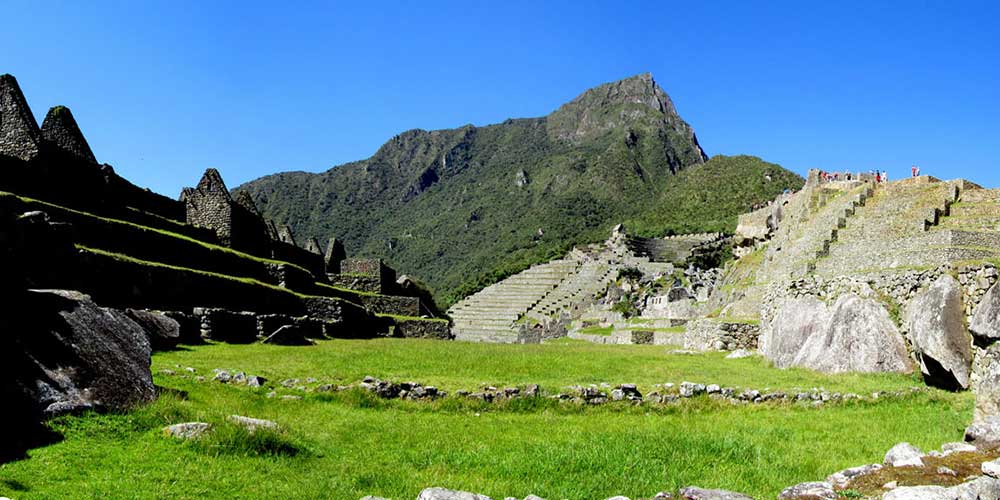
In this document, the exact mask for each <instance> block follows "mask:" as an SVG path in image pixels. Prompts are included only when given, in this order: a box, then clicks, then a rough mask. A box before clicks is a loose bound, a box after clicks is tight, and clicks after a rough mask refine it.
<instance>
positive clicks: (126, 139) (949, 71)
mask: <svg viewBox="0 0 1000 500" xmlns="http://www.w3.org/2000/svg"><path fill="white" fill-rule="evenodd" d="M998 17H1000V6H998V2H985V1H964V2H943V1H942V2H922V1H905V2H876V1H865V2H857V3H853V2H822V3H821V2H801V1H796V2H782V1H770V2H756V1H751V2H747V1H738V2H737V1H734V2H673V1H670V2H668V1H657V2H653V1H650V2H611V1H607V2H587V1H573V2H556V1H546V2H538V1H529V2H519V1H505V2H468V1H461V2H433V1H426V2H389V3H377V2H321V3H315V4H310V3H306V2H293V3H285V2H249V1H242V2H223V1H212V2H194V1H192V2H186V1H171V2H160V3H154V2H149V3H141V2H113V3H112V2H107V3H105V2H97V1H95V2H65V3H60V2H42V1H21V0H12V1H8V2H5V6H4V42H3V46H4V49H3V51H2V53H0V73H2V72H9V73H12V74H14V75H15V76H16V77H17V78H18V80H19V82H20V83H21V87H22V89H23V90H24V91H25V93H26V95H27V97H28V101H29V103H30V104H31V106H32V108H33V110H34V112H35V115H36V118H39V119H41V118H42V117H43V116H44V114H45V111H46V110H47V108H48V107H50V106H53V105H56V104H64V105H67V106H69V107H70V108H72V109H73V112H74V114H75V115H76V117H77V120H78V121H79V122H80V125H81V127H82V128H83V130H84V133H85V134H86V135H87V137H88V139H89V140H90V143H91V146H92V148H93V149H94V151H95V153H96V154H97V156H98V159H99V160H101V161H104V162H108V163H111V164H112V165H114V166H115V168H116V170H117V171H118V172H119V173H121V174H122V175H124V176H125V177H127V178H128V179H130V180H132V181H133V182H135V183H137V184H139V185H142V186H148V187H150V188H152V189H154V190H155V191H158V192H161V193H164V194H167V195H169V196H176V195H177V194H178V193H179V190H180V188H181V187H183V186H185V185H193V184H195V183H196V182H197V181H198V178H199V177H200V175H201V172H202V171H203V170H204V169H205V168H206V167H216V168H219V169H220V170H221V172H222V174H223V176H224V178H225V179H226V181H227V182H228V184H229V185H230V187H233V186H235V185H238V184H240V183H242V182H245V181H248V180H251V179H253V178H256V177H258V176H261V175H266V174H269V173H274V172H279V171H286V170H307V171H313V172H319V171H323V170H326V169H327V168H329V167H331V166H334V165H338V164H341V163H344V162H347V161H352V160H358V159H363V158H366V157H368V156H370V155H371V154H372V153H374V152H375V150H376V149H377V148H378V147H379V146H380V145H381V144H382V143H383V142H385V141H386V140H388V139H389V138H390V137H392V136H393V135H395V134H397V133H399V132H402V131H404V130H407V129H411V128H424V129H435V128H451V127H457V126H460V125H463V124H466V123H473V124H476V125H486V124H490V123H496V122H500V121H502V120H504V119H506V118H511V117H528V116H541V115H545V114H548V113H549V112H551V111H552V110H554V109H555V108H557V107H558V106H559V105H560V104H562V103H564V102H566V101H568V100H570V99H572V98H573V97H575V96H576V95H578V94H579V93H580V92H582V91H583V90H585V89H587V88H589V87H592V86H595V85H598V84H601V83H604V82H608V81H613V80H617V79H620V78H624V77H627V76H630V75H634V74H637V73H641V72H646V71H649V72H652V73H653V75H654V77H655V78H656V80H657V82H658V83H660V85H661V86H662V87H663V88H664V89H665V90H666V91H667V93H669V94H670V95H671V97H672V98H673V100H674V102H675V104H676V105H677V108H678V110H679V111H680V113H681V115H682V116H683V117H684V118H685V119H686V120H687V121H688V122H689V123H691V125H692V126H693V127H694V128H695V131H696V132H697V134H698V137H699V139H700V141H701V143H702V146H703V147H704V148H705V150H706V152H707V153H708V154H709V155H715V154H742V153H745V154H753V155H757V156H760V157H762V158H764V159H766V160H769V161H773V162H777V163H780V164H782V165H784V166H786V167H788V168H790V169H792V170H795V171H797V172H800V173H804V172H805V171H806V170H807V169H808V168H810V167H817V168H824V169H828V170H834V169H841V168H850V169H855V170H870V169H874V168H880V169H888V170H889V172H890V174H891V176H893V177H899V176H901V175H904V174H905V173H907V172H908V170H909V166H910V164H911V163H914V162H916V163H918V164H919V165H921V167H922V168H923V171H924V172H925V173H929V174H932V175H937V176H939V177H945V178H953V177H965V178H969V179H972V180H975V181H977V182H979V183H981V184H985V185H988V186H1000V169H998V168H997V156H998V138H1000V125H998V120H997V116H998V115H1000V95H998V90H997V89H998V88H1000V85H998V84H1000V56H998V54H1000V43H998V42H1000V35H998V33H1000V30H997V29H996V27H995V23H996V20H997V19H998Z"/></svg>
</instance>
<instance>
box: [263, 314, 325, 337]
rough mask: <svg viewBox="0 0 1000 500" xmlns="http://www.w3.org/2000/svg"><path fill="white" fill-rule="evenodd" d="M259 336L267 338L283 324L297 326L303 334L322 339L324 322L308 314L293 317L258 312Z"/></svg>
mask: <svg viewBox="0 0 1000 500" xmlns="http://www.w3.org/2000/svg"><path fill="white" fill-rule="evenodd" d="M256 318H257V337H258V338H261V339H265V338H267V337H270V336H271V335H272V334H273V333H274V332H276V331H277V330H278V329H279V328H281V327H283V326H295V327H296V328H297V329H298V332H299V333H301V334H302V336H304V337H306V338H310V339H321V338H324V337H325V335H324V333H323V330H324V325H325V324H324V322H322V321H319V320H317V319H313V318H310V317H308V316H302V317H292V316H288V315H286V314H258V315H257V316H256Z"/></svg>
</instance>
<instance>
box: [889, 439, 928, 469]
mask: <svg viewBox="0 0 1000 500" xmlns="http://www.w3.org/2000/svg"><path fill="white" fill-rule="evenodd" d="M923 456H924V452H922V451H920V448H917V447H916V446H913V445H912V444H910V443H899V444H897V445H896V446H893V447H892V448H891V449H890V450H889V451H888V452H886V454H885V460H884V461H883V463H884V464H886V465H891V466H893V467H910V466H916V467H923V465H924V461H923V460H921V457H923Z"/></svg>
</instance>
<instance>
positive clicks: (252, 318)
mask: <svg viewBox="0 0 1000 500" xmlns="http://www.w3.org/2000/svg"><path fill="white" fill-rule="evenodd" d="M193 313H194V315H195V316H196V317H197V318H198V319H199V321H200V322H201V338H203V339H205V340H214V341H218V342H226V343H229V344H250V343H253V342H256V341H257V316H256V315H255V314H254V313H252V312H247V311H240V312H236V311H229V310H226V309H214V308H201V307H196V308H194V310H193Z"/></svg>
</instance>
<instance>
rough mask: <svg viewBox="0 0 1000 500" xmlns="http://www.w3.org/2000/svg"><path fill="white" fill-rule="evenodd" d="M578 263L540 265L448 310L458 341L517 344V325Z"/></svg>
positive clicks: (579, 263) (567, 260) (566, 277)
mask: <svg viewBox="0 0 1000 500" xmlns="http://www.w3.org/2000/svg"><path fill="white" fill-rule="evenodd" d="M581 265H582V264H581V262H580V261H579V260H576V259H573V258H569V259H558V260H553V261H551V262H547V263H545V264H538V265H535V266H532V267H531V268H529V269H527V270H525V271H523V272H521V273H518V274H515V275H514V276H511V277H509V278H507V279H505V280H503V281H500V282H498V283H495V284H493V285H490V286H488V287H486V288H484V289H482V290H480V291H479V292H478V293H475V294H473V295H470V296H468V297H466V298H465V299H463V300H462V301H460V302H458V303H457V304H455V305H454V306H452V307H451V309H449V310H448V315H449V316H451V318H452V320H453V326H452V333H454V334H455V340H465V341H472V342H498V343H515V342H517V341H518V335H517V332H518V327H517V325H515V322H516V321H517V320H518V319H520V318H521V316H523V315H524V314H525V313H526V312H528V310H530V309H532V308H533V307H535V306H536V305H537V304H539V303H540V302H541V301H542V300H543V299H545V297H546V296H548V295H549V294H550V293H551V292H552V291H553V290H555V289H557V288H558V287H559V286H560V285H561V284H562V283H563V282H564V281H566V280H567V279H568V278H570V277H571V276H574V275H576V274H577V271H578V270H579V269H580V267H581Z"/></svg>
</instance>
